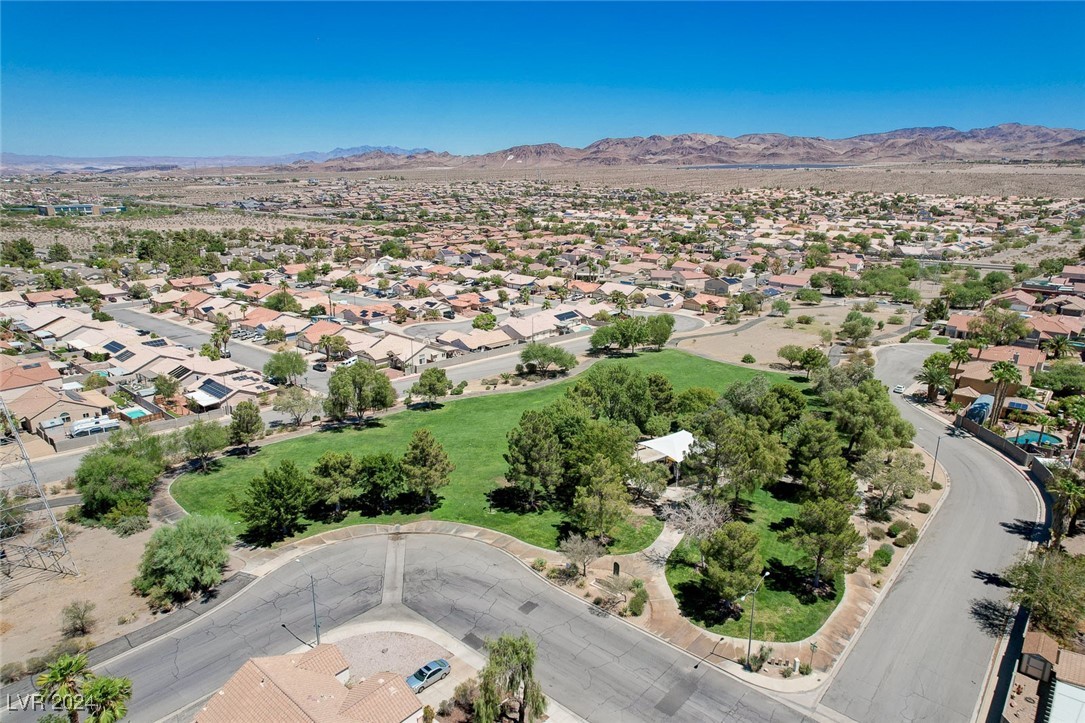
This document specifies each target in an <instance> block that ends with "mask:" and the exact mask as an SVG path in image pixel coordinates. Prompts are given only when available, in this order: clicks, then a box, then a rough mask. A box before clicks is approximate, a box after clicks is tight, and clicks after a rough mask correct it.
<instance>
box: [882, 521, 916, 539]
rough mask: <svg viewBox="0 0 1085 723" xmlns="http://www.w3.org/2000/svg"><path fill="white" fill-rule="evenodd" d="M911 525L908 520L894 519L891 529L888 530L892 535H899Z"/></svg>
mask: <svg viewBox="0 0 1085 723" xmlns="http://www.w3.org/2000/svg"><path fill="white" fill-rule="evenodd" d="M909 527H911V525H910V524H908V521H907V520H893V522H892V524H890V525H889V529H888V530H886V532H887V533H888V535H889V536H890V537H897V536H898V535H900V534H901V533H902V532H904V531H905V530H907V529H908V528H909Z"/></svg>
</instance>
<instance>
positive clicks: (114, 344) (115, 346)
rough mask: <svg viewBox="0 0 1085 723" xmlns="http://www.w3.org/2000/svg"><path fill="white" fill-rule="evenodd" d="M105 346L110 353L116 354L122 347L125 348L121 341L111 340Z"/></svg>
mask: <svg viewBox="0 0 1085 723" xmlns="http://www.w3.org/2000/svg"><path fill="white" fill-rule="evenodd" d="M104 348H105V350H106V351H108V352H109V353H111V354H116V353H117V352H119V351H120V350H121V349H123V348H124V344H121V343H120V342H119V341H111V342H109V343H108V344H106V345H105V347H104Z"/></svg>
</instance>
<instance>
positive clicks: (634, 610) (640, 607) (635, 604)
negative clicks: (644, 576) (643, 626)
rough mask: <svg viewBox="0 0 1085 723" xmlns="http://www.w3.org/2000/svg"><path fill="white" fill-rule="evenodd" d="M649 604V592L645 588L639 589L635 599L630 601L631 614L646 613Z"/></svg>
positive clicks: (634, 595) (634, 596)
mask: <svg viewBox="0 0 1085 723" xmlns="http://www.w3.org/2000/svg"><path fill="white" fill-rule="evenodd" d="M647 602H648V591H647V590H646V589H644V588H643V587H641V588H639V589H638V590H637V591H636V592H635V593H634V594H633V597H632V598H631V599H630V600H629V605H628V608H629V614H630V615H640V614H642V613H643V612H644V606H645V604H646V603H647Z"/></svg>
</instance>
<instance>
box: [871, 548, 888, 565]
mask: <svg viewBox="0 0 1085 723" xmlns="http://www.w3.org/2000/svg"><path fill="white" fill-rule="evenodd" d="M870 557H871V559H873V560H877V561H878V562H879V563H880V564H881V566H882V567H885V566H886V565H888V564H889V563H890V562H892V561H893V546H892V545H888V544H886V545H881V546H880V547H878V549H877V550H875V551H874V554H873V555H871V556H870Z"/></svg>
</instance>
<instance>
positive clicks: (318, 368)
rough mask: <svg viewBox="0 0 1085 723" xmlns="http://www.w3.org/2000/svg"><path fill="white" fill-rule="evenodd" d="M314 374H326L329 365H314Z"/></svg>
mask: <svg viewBox="0 0 1085 723" xmlns="http://www.w3.org/2000/svg"><path fill="white" fill-rule="evenodd" d="M313 371H314V372H326V371H328V365H327V364H326V363H325V362H316V363H315V364H313Z"/></svg>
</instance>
